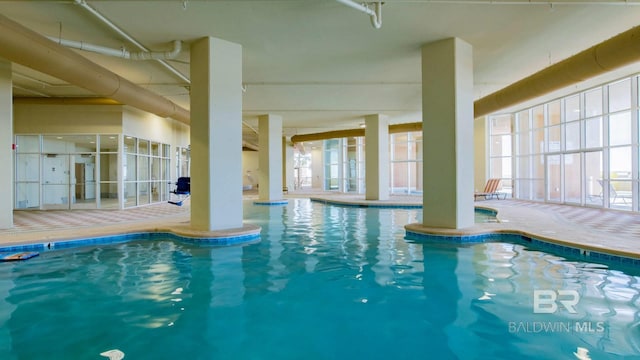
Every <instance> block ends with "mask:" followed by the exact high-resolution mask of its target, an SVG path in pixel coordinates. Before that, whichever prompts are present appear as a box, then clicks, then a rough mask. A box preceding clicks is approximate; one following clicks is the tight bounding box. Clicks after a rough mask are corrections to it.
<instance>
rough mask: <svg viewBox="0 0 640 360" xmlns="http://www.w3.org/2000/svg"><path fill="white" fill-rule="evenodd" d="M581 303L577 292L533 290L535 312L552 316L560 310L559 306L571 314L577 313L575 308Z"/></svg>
mask: <svg viewBox="0 0 640 360" xmlns="http://www.w3.org/2000/svg"><path fill="white" fill-rule="evenodd" d="M579 301H580V294H578V292H577V291H576V290H557V291H556V290H533V312H534V313H536V314H552V313H555V312H556V311H557V310H558V304H560V306H562V307H563V308H564V309H565V310H567V311H568V312H569V313H571V314H575V313H577V311H576V308H575V306H576V305H577V304H578V302H579Z"/></svg>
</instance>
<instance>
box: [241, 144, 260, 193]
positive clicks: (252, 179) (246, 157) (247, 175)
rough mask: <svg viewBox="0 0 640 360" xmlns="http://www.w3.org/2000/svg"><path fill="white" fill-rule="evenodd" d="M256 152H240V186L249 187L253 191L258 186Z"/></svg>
mask: <svg viewBox="0 0 640 360" xmlns="http://www.w3.org/2000/svg"><path fill="white" fill-rule="evenodd" d="M258 163H259V161H258V152H257V151H243V152H242V186H243V187H245V186H248V185H251V186H252V188H253V189H255V188H256V187H257V185H258Z"/></svg>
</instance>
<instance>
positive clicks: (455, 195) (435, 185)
mask: <svg viewBox="0 0 640 360" xmlns="http://www.w3.org/2000/svg"><path fill="white" fill-rule="evenodd" d="M422 133H423V142H424V146H423V151H424V153H423V161H424V162H423V166H424V167H423V170H424V183H423V184H424V186H423V189H424V195H423V224H424V225H425V226H429V227H440V228H452V229H459V228H464V227H469V226H472V225H473V223H474V205H473V182H474V178H473V56H472V48H471V45H469V44H468V43H466V42H464V41H462V40H460V39H457V38H449V39H444V40H440V41H436V42H433V43H429V44H426V45H424V46H423V47H422Z"/></svg>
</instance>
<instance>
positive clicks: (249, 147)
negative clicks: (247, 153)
mask: <svg viewBox="0 0 640 360" xmlns="http://www.w3.org/2000/svg"><path fill="white" fill-rule="evenodd" d="M242 147H243V148H247V149H251V150H253V151H258V150H260V149H259V148H258V146H256V145H254V144H252V143H249V142H246V141H243V142H242Z"/></svg>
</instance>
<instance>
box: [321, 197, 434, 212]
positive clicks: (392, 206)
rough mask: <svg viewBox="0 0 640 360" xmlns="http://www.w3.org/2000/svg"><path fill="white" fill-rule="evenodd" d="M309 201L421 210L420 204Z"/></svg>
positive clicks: (328, 200) (338, 204) (347, 205)
mask: <svg viewBox="0 0 640 360" xmlns="http://www.w3.org/2000/svg"><path fill="white" fill-rule="evenodd" d="M310 199H311V201H314V202H319V203H322V204H328V205H337V206H346V207H361V208H382V209H422V204H415V205H413V204H395V203H389V204H383V203H358V202H353V201H351V202H346V201H340V200H331V199H320V198H314V197H311V198H310Z"/></svg>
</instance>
